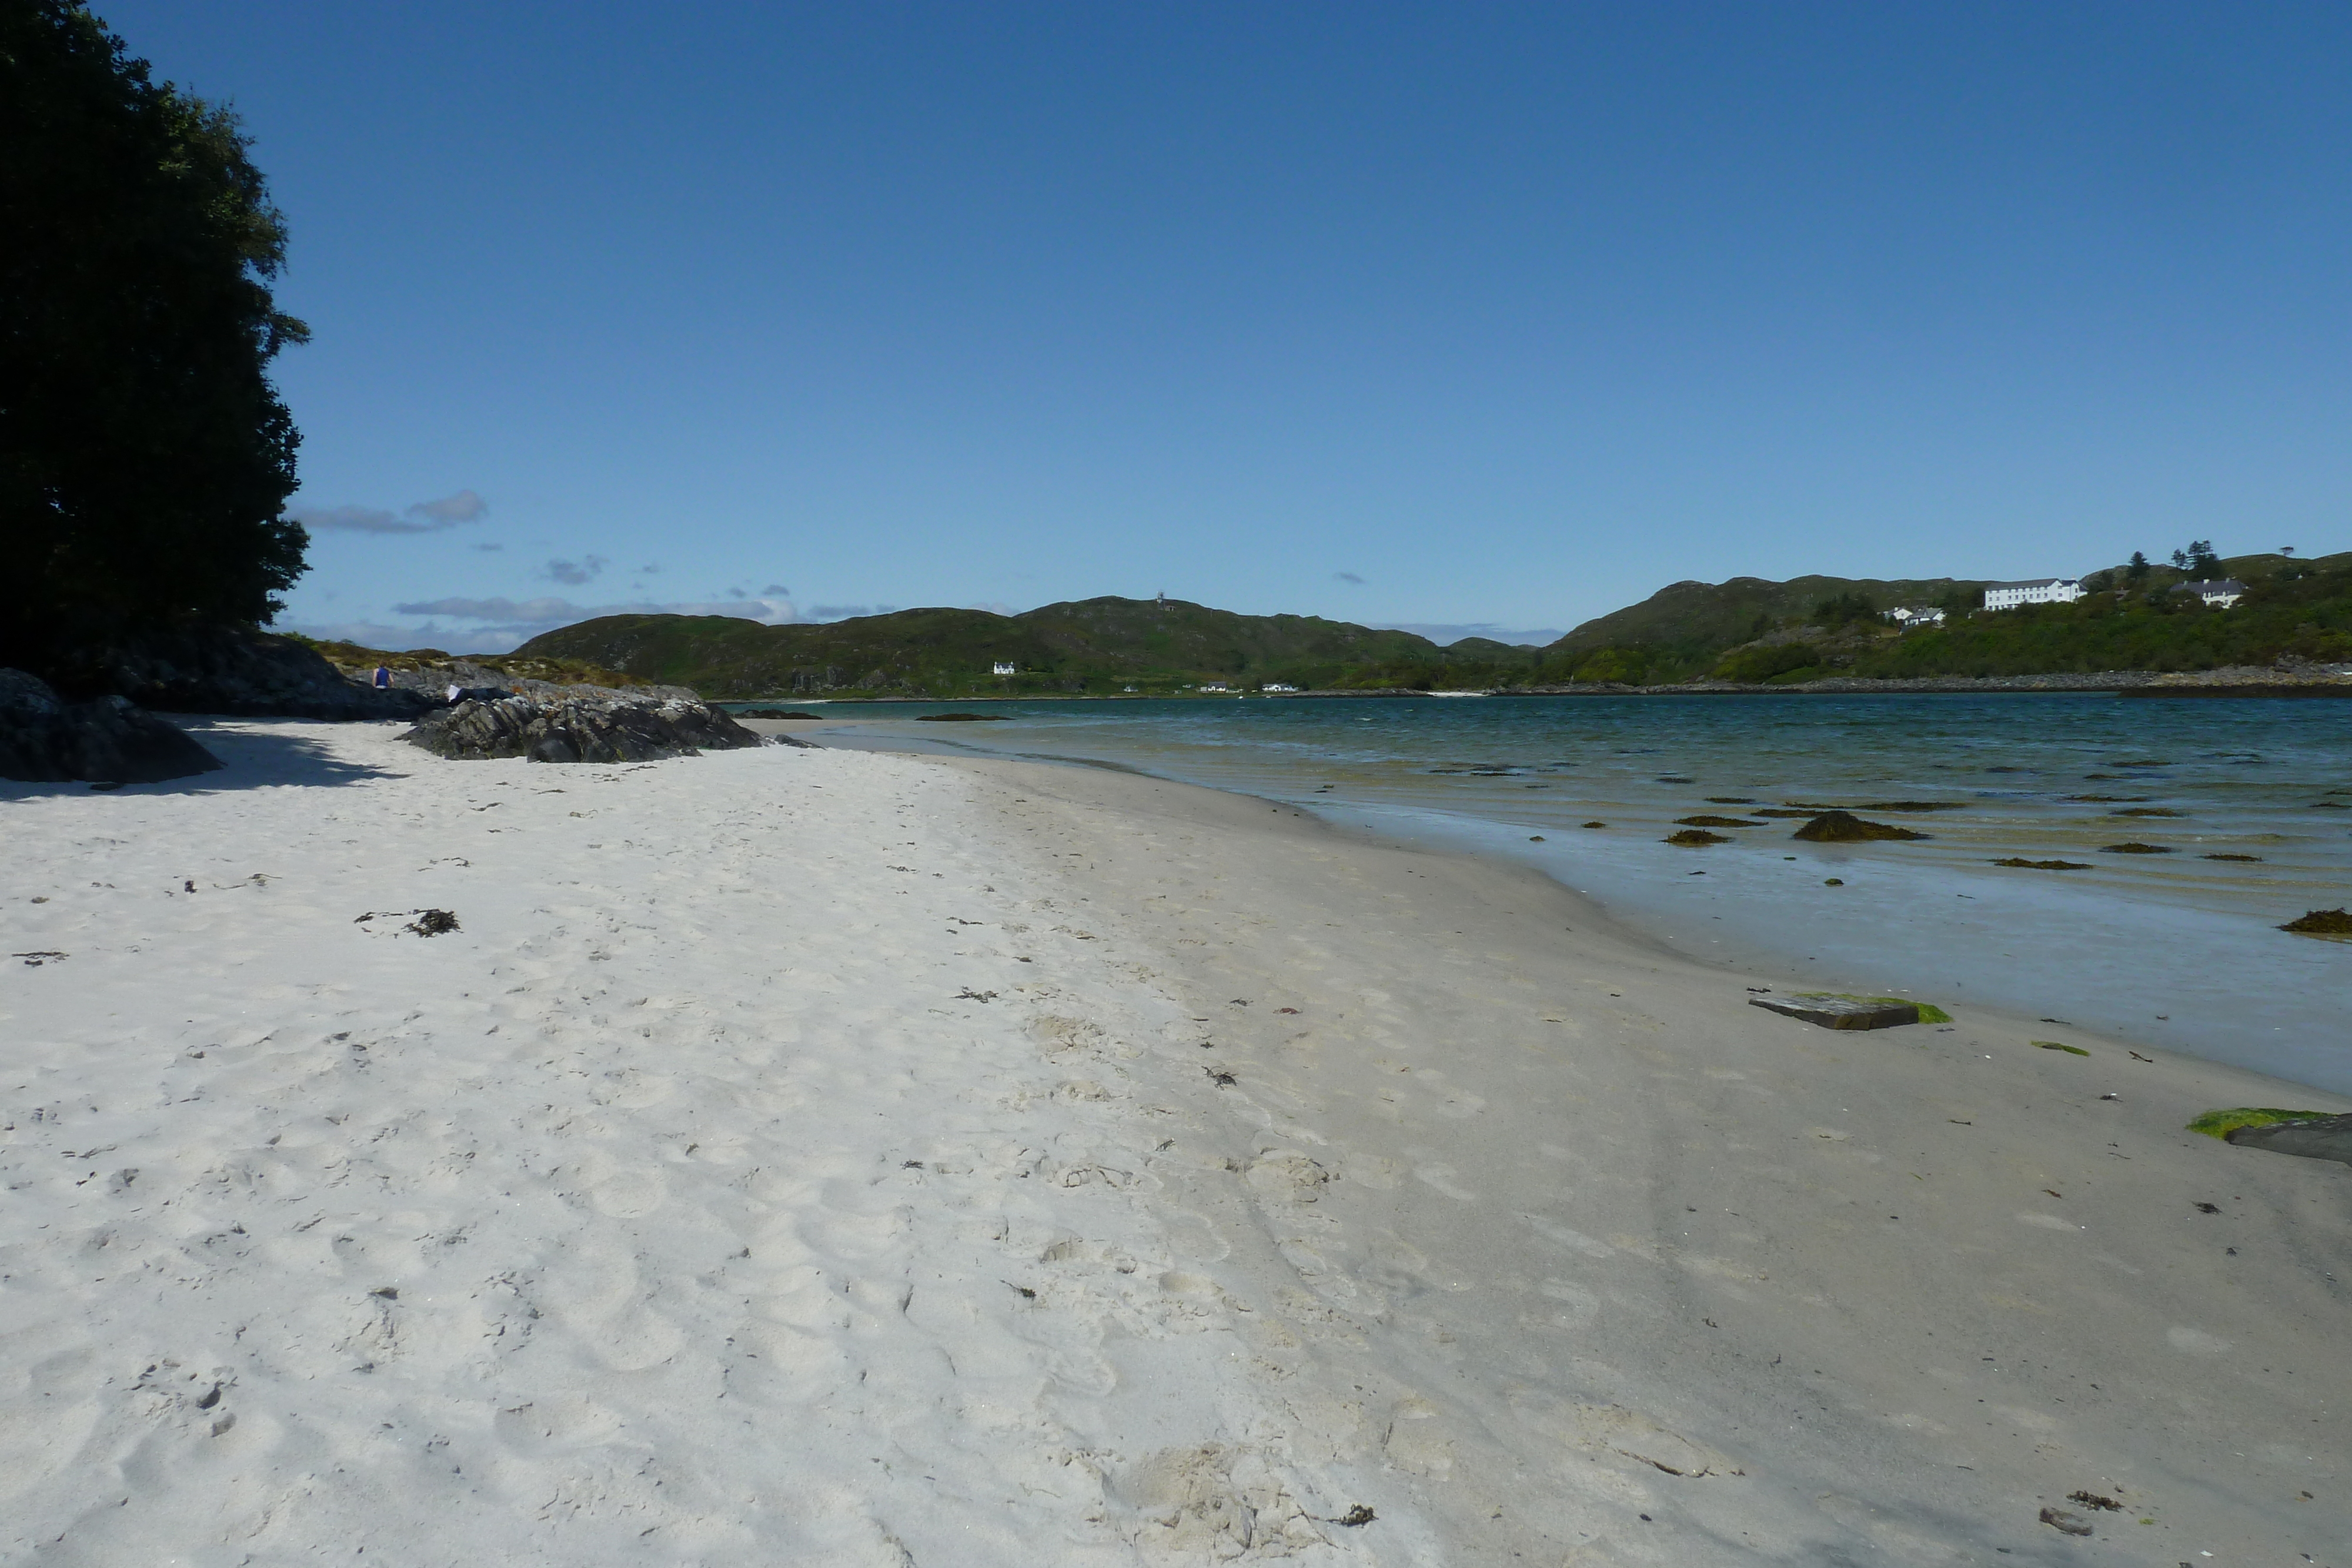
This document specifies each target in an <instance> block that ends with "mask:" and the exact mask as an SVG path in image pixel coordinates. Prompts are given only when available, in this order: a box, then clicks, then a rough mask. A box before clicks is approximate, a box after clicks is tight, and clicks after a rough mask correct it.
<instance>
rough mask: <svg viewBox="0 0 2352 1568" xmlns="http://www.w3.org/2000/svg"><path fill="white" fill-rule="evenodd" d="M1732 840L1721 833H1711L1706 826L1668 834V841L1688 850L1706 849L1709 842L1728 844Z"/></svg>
mask: <svg viewBox="0 0 2352 1568" xmlns="http://www.w3.org/2000/svg"><path fill="white" fill-rule="evenodd" d="M1666 842H1668V843H1670V844H1675V845H1679V846H1680V847H1682V848H1684V849H1686V850H1696V849H1705V848H1706V846H1707V845H1709V844H1727V843H1729V842H1730V840H1729V839H1727V838H1725V837H1724V836H1723V835H1722V834H1721V833H1710V832H1708V831H1706V829H1704V828H1685V829H1684V830H1683V831H1681V832H1679V833H1668V834H1667V835H1666Z"/></svg>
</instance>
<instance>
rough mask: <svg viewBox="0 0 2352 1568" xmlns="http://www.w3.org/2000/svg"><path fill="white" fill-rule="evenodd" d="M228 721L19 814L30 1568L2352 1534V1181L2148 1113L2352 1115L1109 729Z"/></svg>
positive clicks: (1993, 1545) (1808, 1548)
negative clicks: (177, 764) (1260, 783)
mask: <svg viewBox="0 0 2352 1568" xmlns="http://www.w3.org/2000/svg"><path fill="white" fill-rule="evenodd" d="M393 733H394V731H389V730H387V729H385V728H383V727H370V726H325V725H306V724H299V723H291V722H283V723H281V722H268V721H216V722H214V723H211V724H209V725H207V726H205V741H206V744H207V745H209V746H211V747H214V749H215V750H216V751H217V752H218V753H219V754H220V755H221V756H222V757H223V758H224V759H225V760H226V762H227V764H228V767H227V768H226V770H225V771H224V772H223V773H220V774H213V775H206V776H205V777H204V778H203V779H195V780H187V781H182V782H181V783H178V784H167V785H142V786H131V787H128V788H125V789H121V790H119V791H114V792H111V793H96V794H94V793H89V792H87V791H81V790H78V789H69V788H62V787H55V786H7V787H5V789H0V813H5V815H0V830H5V831H0V873H5V880H0V889H5V895H6V902H5V904H0V936H5V938H6V940H5V950H6V951H7V952H9V953H12V954H17V955H19V956H17V957H16V958H13V959H11V960H10V962H9V964H8V966H7V967H6V968H5V974H6V976H7V978H6V981H5V989H0V1126H4V1127H5V1142H0V1181H5V1190H6V1197H7V1202H6V1205H5V1207H0V1458H5V1461H6V1462H5V1465H4V1466H0V1498H5V1502H6V1505H7V1506H6V1508H5V1521H6V1533H5V1536H0V1540H5V1548H0V1556H5V1557H6V1558H7V1559H8V1560H10V1561H16V1560H19V1559H21V1560H23V1561H26V1562H45V1561H46V1562H55V1563H87V1564H110V1563H123V1562H163V1561H171V1560H174V1559H178V1560H184V1561H188V1562H192V1563H257V1564H269V1563H297V1562H310V1561H315V1560H316V1559H317V1558H318V1557H319V1556H320V1555H322V1554H326V1553H328V1552H332V1553H334V1554H336V1555H338V1556H343V1555H352V1554H354V1552H355V1549H357V1548H361V1547H364V1548H366V1553H365V1555H366V1557H367V1558H368V1559H371V1560H372V1559H375V1558H378V1557H382V1558H383V1559H386V1560H389V1561H393V1562H397V1563H403V1564H441V1563H448V1564H459V1563H464V1564H468V1565H470V1564H473V1563H482V1562H491V1561H495V1562H500V1563H538V1562H544V1563H564V1564H583V1563H615V1564H619V1563H630V1564H636V1563H681V1564H683V1563H696V1564H737V1563H741V1564H747V1565H748V1564H755V1563H756V1564H761V1565H767V1564H775V1563H787V1564H810V1565H815V1564H824V1565H827V1568H832V1565H835V1564H854V1565H865V1564H875V1565H879V1568H904V1565H906V1564H909V1563H919V1564H924V1565H926V1568H937V1565H940V1564H953V1565H957V1568H962V1565H965V1564H996V1563H1003V1564H1007V1565H1011V1564H1021V1565H1023V1568H1029V1565H1033V1564H1039V1563H1073V1564H1076V1563H1153V1564H1160V1563H1171V1564H1172V1563H1211V1562H1232V1561H1268V1560H1274V1559H1282V1560H1286V1561H1295V1562H1298V1563H1390V1564H1430V1565H1434V1564H1453V1563H1465V1564H1466V1563H1515V1562H1528V1563H1551V1564H1565V1563H1579V1564H1597V1563H1657V1564H1662V1565H1663V1564H1678V1565H1679V1564H1712V1563H1726V1564H1728V1563H1790V1564H1798V1563H1803V1564H1808V1565H1810V1564H1818V1563H1842V1562H1853V1563H1861V1562H1876V1561H1889V1562H1899V1563H1993V1562H1999V1561H2007V1562H2018V1563H2088V1562H2094V1561H2115V1562H2128V1563H2175V1562H2190V1563H2199V1564H2200V1565H2201V1564H2203V1563H2207V1562H2212V1563H2232V1562H2244V1563H2280V1562H2285V1563H2295V1562H2302V1561H2305V1560H2306V1558H2305V1555H2304V1554H2308V1557H2307V1560H2308V1561H2312V1562H2316V1563H2336V1564H2339V1565H2340V1564H2342V1563H2344V1562H2345V1561H2346V1553H2345V1552H2344V1549H2343V1543H2344V1542H2345V1541H2346V1539H2347V1523H2348V1521H2347V1503H2346V1499H2347V1494H2352V1488H2347V1485H2346V1484H2345V1483H2346V1476H2345V1471H2346V1469H2347V1452H2352V1443H2347V1429H2346V1416H2345V1412H2346V1410H2347V1405H2352V1366H2347V1358H2346V1357H2344V1356H2343V1355H2342V1354H2341V1348H2342V1344H2343V1323H2344V1321H2345V1315H2344V1309H2345V1305H2346V1302H2345V1295H2344V1286H2343V1284H2342V1283H2341V1282H2340V1279H2339V1276H2341V1275H2342V1274H2343V1272H2344V1270H2345V1267H2346V1260H2347V1256H2352V1248H2347V1241H2352V1167H2346V1166H2338V1165H2331V1164H2323V1163H2320V1162H2315V1161H2308V1160H2298V1159H2291V1158H2285V1157H2282V1156H2278V1155H2266V1154H2261V1153H2256V1152H2254V1151H2251V1150H2245V1149H2237V1148H2231V1147H2230V1146H2228V1145H2222V1144H2220V1143H2217V1142H2214V1141H2213V1140H2210V1139H2206V1138H2201V1137H2197V1136H2194V1135H2192V1134H2187V1133H2184V1132H2182V1131H2181V1130H2180V1127H2181V1124H2182V1123H2184V1122H2185V1121H2187V1120H2188V1119H2189V1116H2191V1115H2192V1114H2194V1113H2197V1112H2200V1111H2202V1110H2205V1109H2209V1108H2212V1107H2216V1106H2223V1105H2236V1104H2286V1105H2308V1106H2311V1107H2312V1108H2315V1109H2326V1110H2334V1109H2341V1108H2343V1107H2344V1102H2343V1101H2342V1100H2341V1099H2340V1098H2338V1097H2336V1096H2331V1095H2327V1094H2324V1093H2321V1092H2315V1091H2311V1090H2306V1089H2296V1088H2293V1087H2290V1086H2287V1085H2284V1084H2281V1083H2278V1082H2275V1081H2273V1080H2269V1079H2264V1078H2262V1077H2259V1076H2257V1075H2254V1074H2251V1073H2248V1072H2244V1071H2238V1070H2233V1069H2230V1068H2226V1067H2220V1066H2215V1065H2212V1064H2210V1063H2205V1062H2200V1061H2193V1060H2189V1059H2185V1058H2179V1057H2175V1056H2171V1055H2168V1054H2167V1053H2165V1052H2163V1051H2156V1050H2152V1049H2149V1048H2147V1046H2145V1045H2142V1044H2139V1043H2138V1042H2135V1041H2126V1040H2112V1039H2107V1038H2104V1037H2100V1036H2097V1035H2092V1034H2086V1033H2083V1032H2081V1031H2066V1032H2061V1031H2056V1030H2051V1029H2050V1028H2049V1026H2046V1025H2042V1024H2040V1023H2037V1022H2036V1021H2034V1020H2032V1019H2016V1018H2011V1017H2006V1016H2003V1015H2001V1014H1999V1013H1996V1012H1990V1011H1985V1010H1980V1009H1968V1008H1965V1007H1955V1008H1954V1009H1953V1011H1954V1013H1955V1015H1956V1021H1955V1023H1954V1024H1953V1025H1952V1026H1951V1027H1950V1028H1949V1029H1948V1030H1943V1029H1938V1028H1934V1027H1928V1026H1914V1027H1910V1028H1906V1029H1900V1030H1885V1031H1879V1032H1874V1033H1866V1034H1858V1035H1848V1034H1837V1033H1832V1032H1828V1031H1824V1030H1817V1029H1814V1028H1812V1027H1811V1026H1810V1025H1807V1024H1804V1023H1801V1022H1798V1021H1795V1020H1792V1019H1785V1018H1780V1017H1778V1016H1775V1015H1771V1014H1769V1013H1766V1012H1764V1011H1762V1010H1760V1009H1755V1008H1751V1007H1748V1006H1747V1005H1746V1003H1747V999H1748V994H1749V993H1748V990H1747V987H1748V986H1749V985H1770V984H1777V983H1778V982H1776V981H1774V980H1771V979H1757V978H1752V977H1741V976H1740V975H1738V974H1737V973H1734V972H1732V971H1730V970H1727V969H1725V968H1722V967H1708V966H1705V965H1701V964H1698V963H1696V962H1693V961H1691V960H1689V959H1687V958H1685V957H1684V956H1680V955H1678V954H1676V953H1675V952H1672V951H1670V950H1667V949H1666V948H1665V946H1664V944H1659V943H1651V942H1647V941H1644V940H1643V939H1641V938H1639V937H1637V936H1631V935H1629V934H1626V933H1623V932H1620V931H1616V930H1612V929H1611V928H1610V927H1609V926H1608V925H1606V923H1605V922H1603V921H1602V920H1601V918H1600V917H1599V916H1598V915H1597V914H1596V913H1595V912H1594V911H1593V909H1592V908H1591V906H1590V905H1588V904H1586V903H1585V902H1584V901H1582V900H1581V899H1580V898H1578V897H1577V896H1576V895H1575V894H1572V893H1570V892H1569V891H1567V890H1566V889H1563V888H1562V887H1560V886H1559V885H1558V884H1557V883H1553V882H1551V881H1549V879H1547V878H1545V877H1543V876H1541V875H1540V874H1538V873H1535V872H1533V871H1531V870H1528V869H1525V868H1518V867H1513V866H1510V865H1507V864H1501V863H1497V862H1491V861H1486V860H1482V859H1477V858H1473V857H1468V856H1454V855H1447V854H1442V853H1436V852H1430V851H1427V850H1422V849H1414V848H1411V847H1406V846H1402V845H1391V844H1384V843H1381V842H1379V841H1372V840H1369V839H1365V838H1362V837H1356V836H1350V835H1348V834H1344V833H1341V832H1339V831H1334V830H1332V829H1330V828H1328V827H1326V826H1324V825H1322V824H1321V823H1319V822H1318V821H1315V820H1313V819H1310V818H1307V817H1305V816H1302V815H1300V814H1299V813H1297V812H1296V811H1294V810H1291V809H1289V808H1286V807H1277V806H1273V805H1269V804H1268V803H1266V802H1265V801H1260V800H1252V799H1249V798H1247V797H1244V796H1239V795H1233V794H1223V793H1218V792H1215V791H1211V790H1205V789H1194V788H1190V787H1186V786H1181V785H1174V784H1168V783H1163V782H1160V781H1156V780H1153V779H1146V778H1142V777H1139V776H1135V775H1130V774H1124V773H1119V772H1115V771H1110V770H1107V769H1099V768H1069V767H1055V766H1048V765H1042V764H1034V763H1018V762H1004V761H992V760H980V761H971V760H963V759H954V760H950V759H942V758H916V757H891V756H881V755H873V754H858V753H844V752H836V751H826V750H803V749H782V748H772V749H763V750H759V751H746V752H735V753H727V754H714V755H711V756H707V757H702V758H681V759H678V760H676V761H673V762H666V763H661V764H656V765H650V766H639V767H630V768H604V767H593V766H581V767H573V768H553V767H535V766H531V765H529V764H525V763H521V762H519V761H518V762H498V763H446V762H441V761H438V760H437V759H435V758H429V757H426V756H425V755H424V754H422V753H419V752H416V751H415V750H414V749H413V748H411V747H404V746H401V745H399V744H398V743H397V742H396V741H395V740H394V739H393V738H392V736H393ZM425 908H443V909H447V910H450V911H453V912H454V913H455V915H457V919H458V922H459V925H458V929H457V930H456V931H454V932H450V933H447V934H445V935H440V936H423V935H420V934H417V933H416V932H415V931H414V930H413V929H411V927H410V925H409V922H411V921H412V920H414V919H415V917H416V914H417V912H418V911H419V910H422V909H425ZM362 915H374V916H375V917H374V918H373V919H367V920H362V919H360V918H359V917H360V916H362ZM27 954H29V955H34V956H37V957H38V959H39V962H37V963H34V962H31V961H28V959H27V958H26V957H25V956H23V955H27ZM1823 978H1824V979H1825V980H1830V981H1832V982H1833V981H1834V978H1835V977H1823ZM1832 988H1839V989H1843V988H1845V987H1843V986H1834V985H1832ZM2035 1038H2045V1039H2046V1038H2059V1039H2063V1040H2067V1041H2068V1042H2069V1043H2072V1044H2074V1045H2076V1046H2077V1047H2079V1048H2080V1049H2082V1050H2084V1051H2088V1052H2089V1053H2090V1054H2088V1055H2087V1056H2076V1055H2073V1054H2068V1053H2062V1052H2055V1051H2042V1050H2038V1049H2036V1048H2034V1047H2033V1045H2032V1043H2031V1041H2032V1040H2033V1039H2035ZM2135 1049H2136V1050H2137V1051H2138V1053H2139V1055H2141V1056H2146V1057H2148V1058H2150V1059H2151V1060H2148V1061H2140V1060H2137V1058H2136V1057H2135V1056H2134V1055H2133V1054H2132V1051H2134V1050H2135ZM2109 1094H2113V1095H2115V1096H2116V1098H2115V1099H2106V1098H2103V1096H2105V1095H2109ZM2200 1206H2210V1212H2209V1211H2208V1207H2200ZM2076 1491H2082V1492H2085V1493H2088V1494H2092V1495H2095V1496H2098V1497H2102V1498H2105V1499H2108V1500H2113V1501H2115V1502H2116V1503H2117V1504H2119V1505H2120V1507H2119V1508H2118V1509H2116V1510H2105V1509H2101V1508H2097V1507H2095V1506H2093V1505H2090V1504H2085V1503H2081V1502H2074V1501H2070V1500H2069V1494H2070V1493H2073V1492H2076ZM2044 1509H2050V1510H2053V1511H2062V1512H2063V1515H2064V1516H2068V1517H2063V1518H2061V1520H2060V1522H2061V1523H2062V1524H2072V1523H2073V1522H2074V1521H2077V1520H2079V1521H2081V1522H2083V1523H2084V1524H2086V1525H2087V1526H2088V1527H2089V1528H2090V1530H2091V1531H2093V1533H2092V1534H2091V1535H2089V1536H2087V1537H2080V1536H2076V1535H2074V1534H2070V1533H2065V1532H2063V1531H2062V1530H2061V1529H2060V1528H2058V1527H2057V1526H2056V1525H2053V1524H2049V1523H2044V1522H2042V1520H2041V1517H2040V1516H2041V1512H2042V1510H2044ZM2141 1521H2150V1522H2145V1523H2144V1522H2141ZM2203 1552H2211V1553H2212V1554H2213V1555H2212V1556H2211V1557H2210V1558H2207V1557H2205V1556H2202V1555H2200V1553H2203ZM355 1560H356V1559H355Z"/></svg>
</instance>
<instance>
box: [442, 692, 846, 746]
mask: <svg viewBox="0 0 2352 1568" xmlns="http://www.w3.org/2000/svg"><path fill="white" fill-rule="evenodd" d="M401 738H402V739H403V740H405V741H407V742H409V743H410V744H411V745H415V746H421V747H424V748H425V750H427V751H429V752H431V753H433V754H434V755H435V756H436V757H446V758H452V759H454V760H476V759H479V758H490V757H527V758H530V760H531V761H533V762H644V761H649V760H652V759H654V758H663V757H693V756H696V755H698V754H699V753H700V752H702V751H704V750H731V749H734V748H737V747H749V746H758V745H761V738H760V737H758V736H757V735H755V734H753V733H752V732H751V731H750V730H748V729H746V728H744V727H742V726H741V725H740V724H738V723H736V722H735V720H734V719H733V718H732V717H731V716H729V715H727V714H725V713H722V712H720V711H719V710H718V709H717V708H712V707H708V706H704V705H703V704H701V703H698V702H693V701H689V700H687V699H684V698H678V697H672V698H668V699H667V700H647V699H646V698H643V697H638V696H635V695H630V694H624V693H617V692H605V693H603V694H601V695H565V696H555V697H548V696H541V695H535V694H532V693H529V692H518V693H516V694H515V695H511V696H503V697H497V698H492V699H488V700H482V699H474V698H468V699H467V701H464V702H461V703H459V704H457V706H454V707H449V708H445V709H443V710H441V711H440V712H438V713H435V714H432V715H430V716H427V717H426V718H425V719H424V720H423V721H422V722H421V723H419V724H418V725H417V727H415V729H412V730H410V731H409V732H408V733H407V734H406V735H404V736H402V737H401ZM777 743H778V744H779V745H786V746H798V745H804V744H806V743H805V742H802V741H793V740H789V739H785V738H784V737H777Z"/></svg>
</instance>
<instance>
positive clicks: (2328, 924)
mask: <svg viewBox="0 0 2352 1568" xmlns="http://www.w3.org/2000/svg"><path fill="white" fill-rule="evenodd" d="M2279 929H2280V930H2282V931H2292V932H2294V934H2295V935H2296V936H2352V914H2347V912H2346V911H2344V910H2341V909H2315V910H2313V911H2311V913H2309V914H2308V915H2298V916H2297V917H2296V918H2294V919H2293V920H2290V921H2288V922H2287V923H2286V924H2285V925H2282V926H2280V927H2279Z"/></svg>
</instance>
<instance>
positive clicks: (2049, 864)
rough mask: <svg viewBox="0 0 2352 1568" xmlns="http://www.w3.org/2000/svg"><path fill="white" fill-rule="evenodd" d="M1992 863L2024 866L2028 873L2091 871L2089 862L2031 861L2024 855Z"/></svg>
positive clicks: (2012, 856)
mask: <svg viewBox="0 0 2352 1568" xmlns="http://www.w3.org/2000/svg"><path fill="white" fill-rule="evenodd" d="M1992 863H1993V864H1995V865H2013V866H2023V867H2024V868H2025V869H2026V870H2028V871H2088V870H2090V869H2091V862H2089V861H2030V860H2027V859H2026V858H2025V857H2024V856H2022V855H2011V856H2010V857H2009V858H2008V859H2007V860H2000V861H1995V862H1992Z"/></svg>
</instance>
